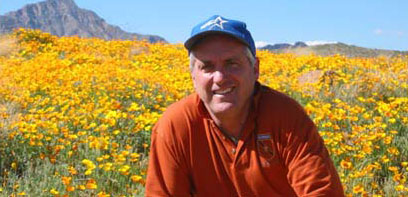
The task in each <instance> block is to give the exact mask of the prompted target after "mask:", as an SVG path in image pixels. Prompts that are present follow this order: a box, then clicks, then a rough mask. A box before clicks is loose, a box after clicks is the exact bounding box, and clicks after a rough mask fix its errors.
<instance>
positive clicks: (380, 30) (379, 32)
mask: <svg viewBox="0 0 408 197" xmlns="http://www.w3.org/2000/svg"><path fill="white" fill-rule="evenodd" d="M383 33H384V31H383V30H382V29H376V30H374V34H376V35H381V34H383Z"/></svg>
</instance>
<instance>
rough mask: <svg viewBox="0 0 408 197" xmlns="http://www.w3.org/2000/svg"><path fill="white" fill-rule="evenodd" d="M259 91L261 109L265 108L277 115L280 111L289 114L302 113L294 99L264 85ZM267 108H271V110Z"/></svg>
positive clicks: (300, 107)
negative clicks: (288, 112)
mask: <svg viewBox="0 0 408 197" xmlns="http://www.w3.org/2000/svg"><path fill="white" fill-rule="evenodd" d="M261 91H262V93H261V95H262V97H261V101H260V102H261V106H260V107H261V108H262V107H266V109H269V110H271V111H274V112H279V113H280V111H281V110H283V111H288V110H290V112H303V108H302V106H301V105H300V104H299V103H298V102H297V101H296V100H295V99H293V98H291V97H290V96H288V95H286V94H285V93H282V92H280V91H277V90H274V89H272V88H270V87H267V86H264V85H262V86H261ZM268 107H272V109H273V110H272V109H271V108H268Z"/></svg>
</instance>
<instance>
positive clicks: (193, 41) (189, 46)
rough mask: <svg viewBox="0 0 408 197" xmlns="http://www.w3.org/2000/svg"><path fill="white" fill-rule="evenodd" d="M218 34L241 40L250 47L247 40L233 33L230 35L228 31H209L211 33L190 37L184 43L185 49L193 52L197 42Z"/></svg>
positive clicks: (206, 32)
mask: <svg viewBox="0 0 408 197" xmlns="http://www.w3.org/2000/svg"><path fill="white" fill-rule="evenodd" d="M216 34H222V35H227V36H231V37H233V38H235V39H237V40H239V41H240V42H242V43H243V44H245V45H246V46H249V44H248V43H246V41H245V40H243V39H241V38H240V37H238V36H236V35H234V34H233V33H230V32H227V31H219V30H209V31H205V32H201V33H199V34H196V35H194V36H192V37H190V38H189V39H188V40H187V41H186V42H184V47H186V49H187V50H188V51H191V49H192V48H193V47H194V45H195V44H197V42H199V41H200V40H201V39H203V38H204V37H207V36H209V35H216Z"/></svg>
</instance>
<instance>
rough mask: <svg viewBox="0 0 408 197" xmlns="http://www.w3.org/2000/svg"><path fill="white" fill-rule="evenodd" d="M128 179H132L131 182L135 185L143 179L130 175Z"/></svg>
mask: <svg viewBox="0 0 408 197" xmlns="http://www.w3.org/2000/svg"><path fill="white" fill-rule="evenodd" d="M130 179H132V181H133V182H135V183H136V182H139V181H140V180H142V179H143V178H142V176H139V175H132V176H131V177H130Z"/></svg>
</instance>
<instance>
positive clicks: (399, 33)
mask: <svg viewBox="0 0 408 197" xmlns="http://www.w3.org/2000/svg"><path fill="white" fill-rule="evenodd" d="M396 34H397V36H398V37H401V36H404V32H402V31H397V32H396Z"/></svg>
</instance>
